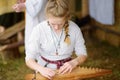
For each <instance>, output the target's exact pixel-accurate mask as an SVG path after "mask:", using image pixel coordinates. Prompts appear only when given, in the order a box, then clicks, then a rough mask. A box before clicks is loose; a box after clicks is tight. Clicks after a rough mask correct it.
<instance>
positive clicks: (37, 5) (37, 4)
mask: <svg viewBox="0 0 120 80" xmlns="http://www.w3.org/2000/svg"><path fill="white" fill-rule="evenodd" d="M47 1H48V0H26V2H25V5H26V15H25V17H26V21H25V22H26V23H25V48H26V47H27V44H28V40H29V37H30V35H31V33H32V30H33V27H35V26H36V25H37V24H39V23H40V22H41V21H43V20H45V6H46V4H47Z"/></svg>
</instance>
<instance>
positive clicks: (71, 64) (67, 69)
mask: <svg viewBox="0 0 120 80" xmlns="http://www.w3.org/2000/svg"><path fill="white" fill-rule="evenodd" d="M77 65H78V62H77V61H76V60H72V61H69V62H66V63H64V65H63V66H61V67H60V69H59V72H58V74H64V73H70V72H71V71H72V70H73V69H74V68H75V67H76V66H77Z"/></svg>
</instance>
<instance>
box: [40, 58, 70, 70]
mask: <svg viewBox="0 0 120 80" xmlns="http://www.w3.org/2000/svg"><path fill="white" fill-rule="evenodd" d="M41 58H42V59H43V60H44V61H46V62H47V64H46V65H45V66H47V65H48V64H49V63H51V64H56V65H57V69H59V68H60V67H61V66H62V65H63V63H65V62H68V61H70V60H72V59H71V58H70V57H69V58H66V59H62V60H56V61H51V60H48V59H46V58H44V57H43V56H41Z"/></svg>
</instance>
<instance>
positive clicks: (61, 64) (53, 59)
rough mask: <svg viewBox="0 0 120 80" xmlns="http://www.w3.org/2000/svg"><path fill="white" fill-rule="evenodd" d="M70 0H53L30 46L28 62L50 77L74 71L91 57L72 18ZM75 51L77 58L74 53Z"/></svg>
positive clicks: (30, 40) (34, 68) (27, 55)
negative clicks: (73, 56) (73, 55)
mask: <svg viewBox="0 0 120 80" xmlns="http://www.w3.org/2000/svg"><path fill="white" fill-rule="evenodd" d="M68 5H69V4H68V1H67V0H49V1H48V3H47V5H46V9H45V12H46V20H45V21H43V22H41V23H39V24H38V25H37V26H36V27H34V29H33V32H32V33H31V36H30V39H29V42H28V47H27V49H26V57H25V60H26V65H27V66H28V67H29V68H31V69H33V70H35V71H37V72H39V73H40V74H41V75H43V76H44V77H46V78H48V79H52V78H53V77H54V76H55V75H56V72H55V70H56V69H58V73H57V74H65V73H70V72H71V71H72V70H73V69H74V68H75V67H77V66H78V65H81V64H82V63H84V61H85V60H86V58H87V51H86V47H85V41H84V39H83V36H82V32H81V31H80V28H79V27H78V26H77V25H76V24H75V23H74V22H73V21H71V20H69V19H70V13H69V6H68ZM73 51H75V54H76V55H77V57H76V58H74V59H72V58H71V56H72V54H73Z"/></svg>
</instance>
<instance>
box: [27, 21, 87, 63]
mask: <svg viewBox="0 0 120 80" xmlns="http://www.w3.org/2000/svg"><path fill="white" fill-rule="evenodd" d="M51 31H52V30H51V28H50V26H49V25H48V22H47V21H43V22H41V23H40V24H38V25H37V26H36V27H34V29H33V32H32V33H31V37H30V39H29V42H28V43H29V45H28V47H27V49H26V58H25V59H26V61H27V60H29V59H36V60H37V61H38V63H40V64H41V65H45V61H43V60H42V59H41V58H40V56H43V57H45V58H47V59H49V60H61V59H65V58H68V57H71V55H72V53H73V51H75V53H76V55H77V56H79V55H87V52H86V47H85V44H84V43H85V41H84V39H83V36H82V33H81V31H80V28H79V27H78V26H77V25H76V24H75V23H74V22H72V21H69V35H70V40H71V44H70V45H67V44H66V43H65V42H64V39H65V33H64V32H63V35H62V37H61V42H60V49H58V55H56V48H55V45H54V39H53V37H52V33H51ZM40 60H41V61H40ZM42 61H43V62H42Z"/></svg>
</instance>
